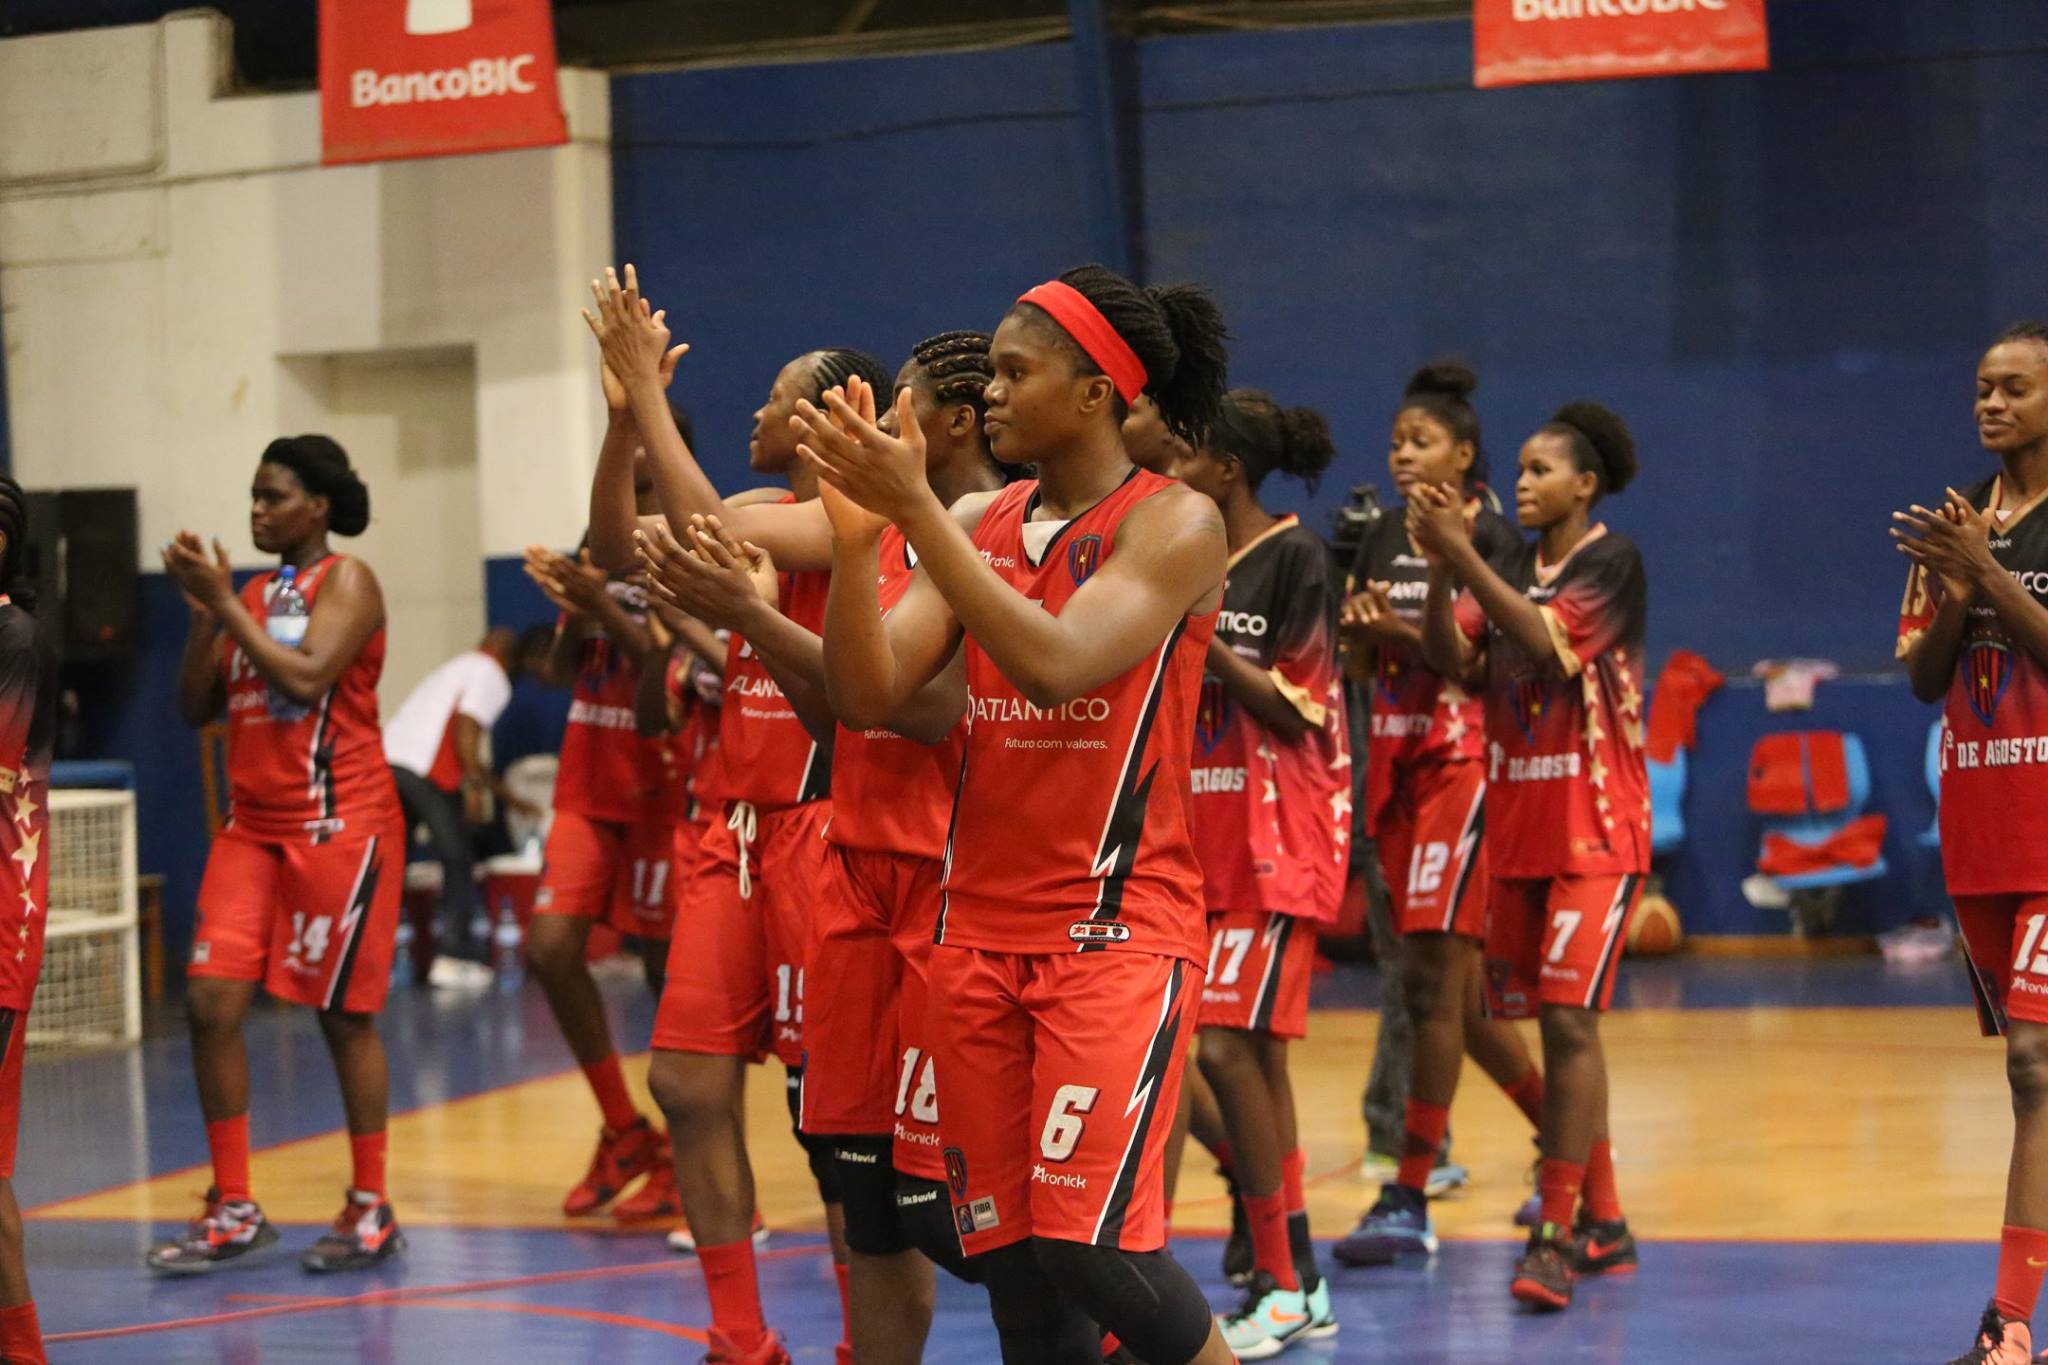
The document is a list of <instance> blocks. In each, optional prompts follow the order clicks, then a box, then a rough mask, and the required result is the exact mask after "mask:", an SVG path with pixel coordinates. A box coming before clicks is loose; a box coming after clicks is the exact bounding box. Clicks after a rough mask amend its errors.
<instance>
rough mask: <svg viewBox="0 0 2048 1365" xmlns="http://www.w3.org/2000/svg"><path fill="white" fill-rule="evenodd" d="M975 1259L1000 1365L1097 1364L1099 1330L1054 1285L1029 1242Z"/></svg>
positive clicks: (1100, 1346) (1013, 1244) (1099, 1339)
mask: <svg viewBox="0 0 2048 1365" xmlns="http://www.w3.org/2000/svg"><path fill="white" fill-rule="evenodd" d="M974 1259H975V1261H976V1262H977V1263H978V1264H979V1265H980V1267H981V1270H982V1276H983V1278H982V1283H984V1284H985V1285H987V1286H988V1307H989V1316H990V1317H991V1318H993V1319H994V1320H995V1324H996V1336H997V1337H998V1339H999V1340H1000V1341H1001V1344H1002V1348H1003V1365H1099V1362H1100V1361H1101V1359H1102V1330H1101V1329H1100V1328H1099V1327H1097V1326H1096V1325H1095V1323H1094V1321H1093V1320H1092V1319H1090V1318H1089V1316H1088V1315H1087V1313H1086V1312H1085V1311H1083V1310H1082V1308H1081V1306H1080V1305H1079V1304H1078V1303H1076V1302H1075V1301H1074V1300H1073V1299H1072V1298H1070V1297H1069V1296H1067V1295H1065V1294H1063V1293H1061V1292H1060V1290H1059V1289H1058V1288H1057V1287H1056V1286H1055V1285H1054V1284H1053V1282H1052V1280H1051V1278H1050V1277H1049V1276H1048V1275H1047V1274H1046V1272H1045V1267H1044V1266H1042V1265H1040V1264H1039V1261H1038V1257H1037V1255H1036V1254H1035V1252H1034V1250H1033V1247H1032V1244H1031V1243H1030V1242H1028V1241H1025V1242H1013V1243H1012V1244H1010V1245H1009V1246H1006V1247H998V1248H997V1249H996V1250H994V1251H991V1252H987V1253H984V1254H983V1255H980V1256H977V1257H975V1258H974Z"/></svg>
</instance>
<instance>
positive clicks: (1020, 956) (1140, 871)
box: [930, 470, 1215, 1255]
mask: <svg viewBox="0 0 2048 1365" xmlns="http://www.w3.org/2000/svg"><path fill="white" fill-rule="evenodd" d="M1177 487H1179V485H1177V484H1175V483H1174V482H1173V481H1172V480H1169V479H1165V478H1161V477H1159V476H1158V475H1154V474H1149V473H1146V472H1144V471H1142V470H1139V471H1134V472H1133V473H1132V474H1131V476H1130V477H1129V478H1128V479H1126V480H1125V481H1124V483H1123V484H1122V485H1120V486H1119V487H1118V488H1117V489H1116V490H1115V491H1114V492H1112V493H1110V494H1109V496H1107V497H1106V498H1104V499H1103V500H1102V501H1101V502H1099V503H1097V504H1096V505H1095V506H1094V507H1092V508H1090V509H1089V510H1088V511H1086V512H1083V513H1082V514H1081V515H1079V516H1077V517H1074V518H1073V519H1071V520H1069V521H1066V522H1064V523H1054V522H1048V521H1034V520H1032V517H1031V514H1032V510H1033V509H1034V507H1035V506H1036V504H1037V495H1038V485H1037V483H1036V482H1035V481H1027V482H1022V483H1017V484H1013V485H1011V486H1010V487H1009V488H1007V489H1005V490H1004V491H1003V492H1002V493H1001V494H1000V495H998V496H997V498H996V500H995V501H994V503H993V504H991V506H990V507H989V509H988V512H987V513H986V514H985V515H984V516H983V518H982V520H981V524H980V526H979V527H978V528H977V529H976V531H975V535H974V543H975V545H976V547H977V548H978V549H979V550H980V551H981V554H982V557H983V559H984V560H985V561H986V562H987V563H988V564H989V565H990V567H991V568H993V569H994V570H995V572H996V573H997V574H998V575H1000V576H1001V577H1002V578H1003V580H1004V581H1006V582H1007V583H1009V584H1010V585H1011V586H1013V587H1014V588H1016V589H1017V591H1019V592H1020V593H1022V594H1023V595H1024V596H1025V597H1027V598H1029V599H1031V600H1032V601H1034V602H1037V603H1038V604H1039V605H1040V606H1042V607H1043V608H1044V609H1045V610H1046V611H1048V612H1051V613H1052V614H1054V615H1055V616H1056V615H1058V614H1059V613H1060V611H1061V609H1062V608H1064V607H1065V606H1066V604H1067V602H1068V601H1069V600H1070V599H1071V598H1072V597H1073V595H1074V593H1075V592H1076V591H1077V590H1078V589H1079V588H1080V586H1081V585H1082V584H1083V583H1084V582H1086V581H1087V579H1088V577H1089V576H1090V575H1091V574H1093V573H1094V572H1095V571H1096V570H1097V569H1098V568H1100V567H1101V565H1102V564H1103V563H1105V562H1106V561H1107V560H1108V559H1109V558H1110V557H1111V556H1113V555H1114V554H1115V553H1116V541H1117V532H1118V530H1119V528H1120V527H1121V526H1122V524H1123V521H1124V519H1125V517H1126V516H1127V515H1128V514H1129V513H1130V511H1131V509H1132V508H1134V507H1136V506H1137V505H1138V504H1139V503H1140V502H1142V501H1143V500H1145V499H1146V498H1149V497H1152V496H1154V495H1156V494H1158V493H1161V492H1164V491H1166V490H1168V489H1172V488H1177ZM1214 629H1215V616H1214V614H1213V613H1211V614H1207V615H1202V616H1190V617H1188V618H1187V619H1185V620H1184V621H1182V622H1181V623H1179V624H1177V625H1176V626H1175V627H1174V629H1173V631H1172V633H1171V634H1169V635H1168V636H1167V637H1166V638H1165V639H1164V640H1162V641H1161V642H1160V643H1159V644H1158V645H1157V646H1155V647H1154V648H1153V649H1152V650H1151V651H1150V652H1149V653H1148V654H1147V655H1146V656H1145V657H1144V658H1143V659H1142V660H1140V661H1139V663H1138V664H1137V665H1136V666H1134V667H1133V668H1131V669H1130V670H1129V671H1127V672H1125V673H1124V674H1123V675H1121V676H1120V677H1117V678H1114V679H1112V680H1111V681H1109V682H1106V683H1104V684H1102V685H1101V686H1100V687H1097V688H1095V689H1094V690H1092V691H1090V692H1088V693H1087V694H1086V695H1083V696H1080V697H1076V698H1073V699H1072V700H1070V701H1067V702H1063V703H1061V704H1060V705H1058V706H1052V707H1042V706H1038V705H1036V704H1035V703H1033V702H1031V701H1030V700H1028V699H1027V698H1026V697H1024V696H1023V694H1022V693H1021V692H1019V691H1018V689H1017V687H1016V686H1015V684H1013V683H1012V682H1011V681H1010V680H1009V679H1008V678H1006V677H1004V676H1003V673H1002V670H1001V669H999V668H998V667H997V666H996V664H995V661H994V660H993V659H991V658H990V657H989V656H988V654H987V652H986V651H985V650H984V649H982V647H981V646H980V645H979V644H978V643H976V642H975V640H974V638H973V637H972V636H969V637H968V639H967V641H966V644H965V646H964V647H965V649H966V651H967V682H968V690H969V692H970V694H971V697H972V701H971V710H970V722H969V727H968V732H967V751H966V762H965V765H964V769H963V773H962V777H961V783H960V790H959V795H958V798H957V799H956V802H955V804H954V809H953V825H952V831H951V834H950V836H949V838H948V841H947V866H946V880H945V898H944V901H943V902H942V904H941V907H940V913H939V925H938V931H937V941H938V945H939V946H938V948H937V950H936V951H935V952H934V953H933V955H932V967H931V991H932V1000H931V1014H930V1018H931V1039H932V1043H933V1046H934V1048H935V1049H936V1051H937V1053H938V1078H939V1084H940V1086H941V1088H942V1090H943V1092H944V1093H945V1095H946V1097H947V1098H946V1103H945V1106H944V1108H943V1109H942V1110H941V1112H940V1118H939V1122H940V1129H941V1132H942V1134H943V1136H944V1139H945V1143H946V1152H945V1158H946V1173H947V1179H948V1181H949V1184H950V1187H951V1194H952V1197H953V1215H954V1222H955V1226H956V1227H957V1228H958V1229H959V1231H960V1235H961V1244H962V1247H963V1249H964V1250H965V1251H966V1252H967V1254H969V1255H975V1254H978V1253H980V1252H985V1251H989V1250H993V1249H995V1248H997V1247H1001V1246H1005V1245H1008V1244H1010V1243H1013V1242H1017V1241H1020V1240H1022V1239H1024V1238H1026V1237H1030V1236H1039V1237H1047V1238H1054V1239H1058V1240H1064V1241H1075V1242H1086V1243H1092V1244H1096V1245H1102V1246H1115V1247H1121V1248H1123V1249H1125V1250H1129V1251H1153V1250H1157V1249H1158V1248H1159V1247H1160V1246H1161V1245H1163V1243H1164V1240H1165V1218H1164V1215H1165V1200H1164V1187H1163V1185H1162V1182H1161V1171H1162V1165H1163V1158H1164V1150H1165V1142H1166V1136H1167V1130H1168V1129H1169V1128H1170V1127H1171V1126H1172V1117H1173V1111H1174V1106H1175V1104H1176V1103H1177V1101H1178V1096H1179V1090H1180V1078H1181V1070H1182V1066H1183V1063H1184V1060H1185V1058H1186V1056H1187V1040H1188V1037H1189V1035H1190V1034H1191V1033H1192V1031H1193V1027H1194V1023H1195V1016H1196V1012H1197V1009H1198V999H1199V989H1200V983H1201V965H1200V964H1201V962H1202V959H1203V957H1204V956H1205V954H1206V950H1207V944H1206V941H1205V939H1206V932H1205V931H1206V916H1205V914H1204V907H1203V902H1202V868H1201V863H1200V862H1199V861H1198V860H1197V858H1196V856H1195V850H1194V844H1193V840H1192V838H1191V836H1190V833H1189V812H1188V807H1189V803H1190V801H1191V794H1190V780H1189V776H1188V772H1189V766H1190V765H1189V752H1188V750H1189V745H1188V737H1189V736H1190V735H1191V734H1193V732H1194V723H1195V709H1196V702H1197V699H1198V697H1199V695H1200V692H1201V680H1202V663H1203V657H1204V652H1205V651H1206V649H1207V648H1208V644H1209V638H1210V636H1211V634H1212V633H1213V631H1214ZM1025 1096H1029V1097H1030V1099H1029V1104H1028V1107H1025V1106H1022V1105H1021V1104H1020V1101H1022V1100H1023V1098H1024V1097H1025ZM1020 1109H1022V1112H1020Z"/></svg>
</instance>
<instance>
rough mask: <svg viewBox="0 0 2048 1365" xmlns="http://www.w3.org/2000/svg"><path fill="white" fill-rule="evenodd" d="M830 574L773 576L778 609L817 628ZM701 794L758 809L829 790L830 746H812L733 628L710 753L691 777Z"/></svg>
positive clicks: (772, 681) (763, 667)
mask: <svg viewBox="0 0 2048 1365" xmlns="http://www.w3.org/2000/svg"><path fill="white" fill-rule="evenodd" d="M831 582H832V575H831V574H830V573H827V572H824V571H819V572H814V573H786V574H783V575H782V576H781V578H780V579H779V580H778V581H777V600H778V602H779V603H780V605H781V608H782V614H783V615H784V616H787V617H788V618H789V619H790V620H792V621H794V622H796V623H797V624H798V625H800V626H802V627H803V628H804V629H805V630H809V631H812V632H815V633H817V634H820V635H822V634H824V631H825V593H826V590H827V589H828V588H829V587H830V585H831ZM697 787H698V791H697V794H698V797H699V799H701V800H704V801H710V802H725V801H745V802H748V803H750V804H751V805H753V806H754V807H755V808H756V809H758V810H764V811H765V810H780V809H782V808H783V807H785V806H795V805H800V804H802V803H803V802H806V801H816V800H819V799H821V798H823V797H825V796H827V795H829V794H830V792H831V790H832V751H831V750H829V749H824V748H821V747H819V745H818V743H817V741H815V740H813V739H812V738H811V735H810V732H809V731H808V730H806V729H804V723H803V722H802V721H801V720H798V719H797V714H796V710H795V708H794V707H792V706H791V705H790V704H789V698H787V697H785V696H783V695H782V689H781V688H780V687H779V686H777V685H776V682H775V679H774V678H772V677H770V676H769V674H768V668H767V666H766V665H765V664H763V663H762V662H761V660H760V659H759V658H757V657H755V654H754V650H753V647H752V646H751V645H749V644H748V643H747V642H746V639H745V638H744V637H742V636H740V635H738V634H734V635H733V636H732V638H731V639H730V640H728V641H727V642H726V649H725V698H724V700H723V701H722V702H721V703H720V704H719V709H718V753H717V755H716V757H714V758H713V759H712V761H711V763H710V764H709V771H708V772H706V773H705V774H704V775H703V776H701V777H700V778H699V780H698V784H697Z"/></svg>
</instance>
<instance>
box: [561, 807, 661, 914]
mask: <svg viewBox="0 0 2048 1365" xmlns="http://www.w3.org/2000/svg"><path fill="white" fill-rule="evenodd" d="M675 847H676V829H675V824H674V822H673V821H668V820H662V821H644V822H642V823H640V824H635V825H627V824H620V823H617V822H615V821H611V820H593V819H591V818H590V817H589V816H587V815H578V814H576V813H575V812H573V811H556V812H555V820H554V824H553V826H552V827H551V828H550V829H549V830H548V844H547V850H546V852H545V854H543V860H544V864H545V865H544V868H543V870H542V872H541V881H540V892H539V894H537V895H536V896H535V897H534V901H533V912H534V913H535V914H536V915H567V916H570V917H571V918H574V919H587V920H596V921H598V922H599V923H601V924H607V925H610V926H611V927H612V928H614V929H616V930H618V931H619V932H620V933H622V934H637V935H639V936H640V937H641V938H653V939H663V938H667V937H668V936H669V931H670V929H671V927H672V926H673V925H674V924H675V918H676V900H677V896H678V893H679V888H678V887H677V885H676V877H675Z"/></svg>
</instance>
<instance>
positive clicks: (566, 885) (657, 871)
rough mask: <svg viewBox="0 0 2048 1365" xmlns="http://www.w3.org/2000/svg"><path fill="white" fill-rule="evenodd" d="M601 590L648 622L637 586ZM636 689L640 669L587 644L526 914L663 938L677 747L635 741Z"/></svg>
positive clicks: (611, 649)
mask: <svg viewBox="0 0 2048 1365" xmlns="http://www.w3.org/2000/svg"><path fill="white" fill-rule="evenodd" d="M606 591H607V592H609V593H610V594H611V595H612V597H613V599H614V600H615V601H617V602H618V603H619V605H620V606H621V607H623V608H624V609H625V610H626V611H627V613H628V614H629V615H631V616H633V617H634V618H635V619H636V620H640V621H643V622H644V621H645V620H646V619H647V598H646V592H645V590H644V589H642V588H638V587H635V586H633V585H631V584H628V583H622V582H616V581H614V582H611V583H608V584H607V585H606ZM565 623H566V622H565ZM557 628H558V629H559V628H561V627H560V625H558V626H557ZM639 687H640V670H639V668H638V667H637V666H636V665H635V664H634V663H633V661H632V659H631V658H629V657H628V656H627V654H626V651H625V650H624V649H622V648H620V647H619V645H618V643H617V642H616V641H614V640H612V639H611V638H609V637H608V636H606V635H604V634H603V633H602V632H599V633H596V634H593V635H591V636H590V637H589V638H588V639H586V640H584V642H583V648H582V658H581V664H580V666H579V667H578V669H577V672H576V685H575V689H574V691H573V692H572V694H571V697H570V701H569V724H568V727H567V729H566V730H564V732H563V735H562V757H561V763H560V766H559V768H558V770H557V773H556V777H555V799H554V823H553V824H552V825H551V826H550V827H549V829H548V842H547V849H546V852H545V854H544V855H543V857H544V861H545V871H544V872H543V874H542V877H541V886H540V891H539V893H538V895H537V896H536V897H535V899H534V906H533V908H534V912H535V913H536V914H553V915H569V916H573V917H575V918H579V919H589V920H597V921H600V922H602V923H605V924H609V925H610V926H611V927H612V928H614V929H616V930H618V931H619V932H620V933H622V934H637V935H639V936H640V937H642V938H653V939H664V938H667V937H668V936H669V930H670V926H671V925H672V924H673V923H674V922H675V907H676V900H677V892H678V888H677V886H676V879H675V875H674V872H675V869H674V865H673V859H674V853H675V841H676V824H677V822H678V821H679V820H680V819H681V818H682V816H683V804H682V802H681V801H680V800H678V799H677V793H676V791H675V789H674V786H673V782H672V770H673V769H675V767H676V766H677V765H676V759H675V755H674V747H675V746H674V741H673V740H671V739H668V738H661V739H646V738H642V737H641V734H640V731H639V724H638V717H637V716H636V714H635V711H634V699H635V697H636V696H637V694H638V692H639Z"/></svg>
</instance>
